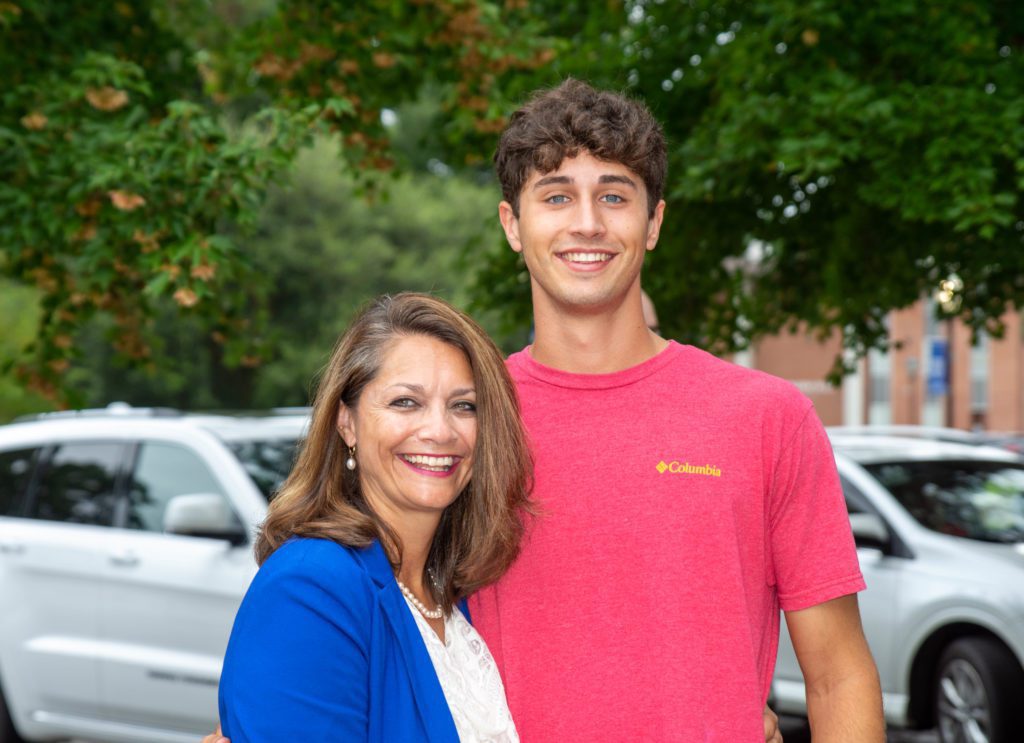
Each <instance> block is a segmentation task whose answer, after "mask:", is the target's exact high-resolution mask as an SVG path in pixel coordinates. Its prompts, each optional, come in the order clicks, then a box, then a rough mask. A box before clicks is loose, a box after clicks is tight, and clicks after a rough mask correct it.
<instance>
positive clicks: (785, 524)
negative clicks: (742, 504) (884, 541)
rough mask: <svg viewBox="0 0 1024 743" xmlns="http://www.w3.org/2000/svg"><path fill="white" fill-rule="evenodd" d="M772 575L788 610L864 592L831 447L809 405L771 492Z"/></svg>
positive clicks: (785, 450) (782, 458)
mask: <svg viewBox="0 0 1024 743" xmlns="http://www.w3.org/2000/svg"><path fill="white" fill-rule="evenodd" d="M769 539H770V545H771V549H770V559H771V572H770V574H771V575H772V577H773V579H774V581H775V586H776V590H777V591H778V595H779V603H780V605H781V607H782V609H783V610H784V611H795V610H798V609H806V608H807V607H809V606H815V605H817V604H820V603H823V602H825V601H829V600H831V599H834V598H838V597H839V596H845V595H848V594H851V593H856V592H857V591H861V590H863V589H864V587H865V585H864V579H863V577H862V576H861V572H860V566H859V564H858V562H857V550H856V546H855V545H854V541H853V534H852V532H851V530H850V518H849V515H848V514H847V510H846V503H845V500H844V498H843V491H842V487H841V485H840V483H839V474H838V472H837V471H836V464H835V457H834V456H833V454H832V446H831V444H830V443H829V440H828V436H827V435H826V433H825V429H824V427H823V426H822V425H821V421H820V420H819V419H818V416H817V415H816V414H815V412H814V408H813V406H811V404H810V401H806V408H805V412H804V414H803V416H802V418H801V419H799V423H798V425H797V428H796V430H795V432H794V433H793V434H792V436H791V438H790V439H789V442H788V443H784V444H783V448H782V449H781V451H780V452H779V457H778V460H777V464H776V467H775V474H774V477H773V479H772V483H771V490H770V494H769Z"/></svg>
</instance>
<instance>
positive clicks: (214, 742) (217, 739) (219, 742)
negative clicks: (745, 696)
mask: <svg viewBox="0 0 1024 743" xmlns="http://www.w3.org/2000/svg"><path fill="white" fill-rule="evenodd" d="M765 709H768V708H767V707H765ZM764 724H765V729H766V730H767V729H768V718H767V717H765V723H764ZM779 740H782V739H781V738H779ZM769 741H770V743H774V741H772V740H771V739H770V738H769ZM202 743H231V741H230V740H229V739H227V738H225V737H224V736H223V735H221V734H220V725H218V726H217V730H216V731H214V732H212V733H210V734H209V735H207V736H206V737H205V738H203V741H202Z"/></svg>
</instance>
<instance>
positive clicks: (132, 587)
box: [0, 406, 307, 743]
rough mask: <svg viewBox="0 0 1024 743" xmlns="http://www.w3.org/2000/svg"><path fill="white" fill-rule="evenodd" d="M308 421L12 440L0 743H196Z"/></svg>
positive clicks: (78, 424) (32, 427)
mask: <svg viewBox="0 0 1024 743" xmlns="http://www.w3.org/2000/svg"><path fill="white" fill-rule="evenodd" d="M306 420H307V419H306V416H305V415H301V414H297V415H278V416H267V417H261V418H257V417H250V418H236V417H228V416H186V415H182V414H177V413H173V412H172V411H159V410H156V411H145V410H138V409H128V408H127V407H126V406H123V407H118V408H114V409H111V410H107V411H82V412H78V413H72V414H52V415H49V416H40V418H39V419H37V420H32V421H27V422H22V423H14V424H11V425H7V426H0V607H2V608H0V743H14V742H16V741H20V740H51V739H56V738H61V737H69V736H74V737H81V738H88V739H90V740H98V741H125V742H127V741H133V742H139V741H164V742H170V741H182V742H184V741H195V740H196V737H197V736H199V735H201V734H203V733H205V732H209V731H210V730H212V729H213V726H214V724H215V722H216V719H217V683H218V680H219V677H220V667H221V659H222V656H223V653H224V648H225V646H226V645H227V639H228V634H229V633H230V630H231V623H232V621H233V618H234V615H235V611H236V610H237V608H238V604H239V602H240V601H241V598H242V596H243V594H244V593H245V590H246V588H247V587H248V585H249V581H250V580H251V578H252V576H253V574H254V573H255V564H254V561H253V557H252V538H253V534H254V531H255V525H256V524H258V523H259V522H260V520H261V519H262V518H263V517H264V515H265V513H266V507H267V499H268V497H269V494H270V493H271V492H272V491H273V489H274V488H275V487H276V486H277V485H278V484H279V482H280V481H281V480H282V479H283V477H284V476H285V475H286V474H287V472H288V470H289V468H290V467H291V463H292V457H293V453H294V448H295V443H296V441H297V440H298V438H299V437H300V436H301V435H302V433H303V430H304V427H305V425H306Z"/></svg>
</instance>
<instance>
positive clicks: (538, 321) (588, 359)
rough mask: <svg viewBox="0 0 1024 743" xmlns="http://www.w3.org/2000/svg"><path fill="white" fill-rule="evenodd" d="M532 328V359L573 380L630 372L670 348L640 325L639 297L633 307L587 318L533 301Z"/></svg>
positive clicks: (630, 305) (629, 303)
mask: <svg viewBox="0 0 1024 743" xmlns="http://www.w3.org/2000/svg"><path fill="white" fill-rule="evenodd" d="M633 305H635V307H634V306H633ZM534 326H535V338H534V342H533V346H532V347H531V349H530V355H531V356H532V357H533V359H534V360H535V361H537V362H538V363H541V364H544V365H545V366H550V367H551V368H553V369H559V370H561V371H566V372H572V373H575V374H611V373H613V372H618V371H622V370H624V369H629V368H630V367H633V366H636V365H637V364H642V363H643V362H645V361H647V360H648V359H651V358H653V357H654V356H656V355H658V354H659V353H661V351H663V350H664V349H665V348H666V347H667V346H668V341H666V340H664V339H663V338H660V337H659V336H657V335H655V334H654V333H652V332H651V331H650V330H648V328H647V325H646V324H644V318H643V309H642V306H641V304H640V298H639V294H638V295H637V296H636V298H635V301H627V302H624V303H623V304H622V305H621V306H619V307H616V308H613V309H610V310H608V311H604V312H594V313H585V314H584V313H570V312H565V311H563V310H561V309H559V308H556V307H554V306H551V305H550V304H547V303H543V302H536V301H535V302H534Z"/></svg>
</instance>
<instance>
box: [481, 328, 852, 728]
mask: <svg viewBox="0 0 1024 743" xmlns="http://www.w3.org/2000/svg"><path fill="white" fill-rule="evenodd" d="M508 366H509V369H510V371H511V372H512V375H513V377H514V378H515V380H516V382H517V385H518V388H519V395H520V398H521V402H522V410H523V418H524V420H525V423H526V427H527V430H528V431H529V433H530V438H531V443H532V446H533V451H534V456H535V460H536V488H535V491H534V496H535V498H536V500H537V502H538V504H539V507H540V511H541V513H540V515H539V516H538V517H537V518H536V519H535V520H534V521H533V523H532V524H531V527H530V529H529V533H528V536H527V539H526V541H525V543H524V546H523V551H522V554H521V556H520V557H519V559H518V560H517V561H516V563H515V564H514V565H513V566H512V568H511V570H509V572H508V573H507V574H506V575H505V576H504V577H503V578H502V579H501V581H500V582H499V583H498V584H497V585H496V586H493V587H491V588H489V589H487V590H485V591H481V592H480V593H478V594H477V595H476V596H475V597H474V598H473V600H472V601H471V610H472V616H473V623H474V625H475V626H476V627H477V629H479V631H480V632H481V634H482V635H483V637H484V639H485V640H486V641H487V644H488V646H489V647H490V649H491V652H492V653H493V654H494V656H495V658H496V660H497V662H498V665H499V667H500V668H501V672H502V677H503V679H504V682H505V688H506V692H507V695H508V702H509V707H510V709H511V710H512V716H513V719H514V720H515V722H516V725H517V727H518V729H519V733H520V736H521V737H522V740H523V741H524V743H537V742H541V741H554V740H557V741H644V740H649V741H721V742H722V743H743V741H751V743H760V741H763V740H764V734H763V730H762V707H763V705H764V702H765V699H766V698H767V694H768V690H769V685H770V683H771V677H772V671H773V668H774V664H775V655H776V650H777V646H778V634H779V609H780V607H781V608H782V609H785V610H793V609H801V608H806V607H808V606H812V605H815V604H818V603H821V602H823V601H827V600H829V599H833V598H836V597H838V596H843V595H846V594H850V593H855V592H857V591H859V590H862V589H863V588H864V582H863V579H862V578H861V574H860V569H859V567H858V563H857V556H856V551H855V548H854V544H853V538H852V536H851V533H850V524H849V520H848V518H847V514H846V508H845V506H844V503H843V496H842V491H841V489H840V486H839V480H838V477H837V474H836V469H835V462H834V460H833V457H832V450H831V447H830V446H829V443H828V439H827V437H826V435H825V432H824V430H823V428H822V426H821V423H820V421H819V420H818V418H817V416H816V415H815V413H814V410H813V407H812V405H811V403H810V401H809V400H808V399H807V398H806V397H804V396H803V395H802V394H800V393H799V392H798V391H797V390H796V389H795V388H794V387H793V386H792V385H790V384H788V383H787V382H784V381H782V380H780V379H777V378H775V377H772V376H769V375H767V374H763V373H761V372H756V371H751V370H749V369H744V368H742V367H738V366H735V365H733V364H729V363H727V362H724V361H721V360H720V359H717V358H715V357H713V356H711V355H709V354H707V353H705V352H703V351H700V350H698V349H696V348H692V347H690V346H681V345H679V344H677V343H671V344H670V345H669V347H668V348H667V349H666V350H664V351H663V352H662V353H660V354H658V355H657V356H655V357H654V358H652V359H650V360H648V361H646V362H644V363H643V364H640V365H639V366H636V367H633V368H631V369H627V370H625V371H622V372H618V373H615V374H599V375H579V374H570V373H567V372H561V371H558V370H555V369H551V368H548V367H545V366H542V365H540V364H538V363H537V362H535V361H534V360H533V359H532V358H531V357H530V356H529V353H528V351H522V352H520V353H517V354H515V355H513V356H512V357H510V358H509V360H508Z"/></svg>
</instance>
